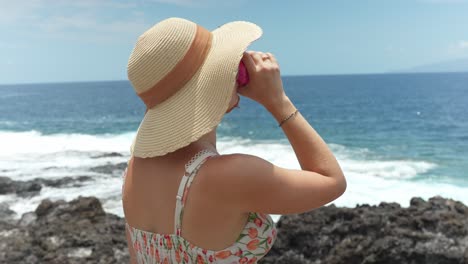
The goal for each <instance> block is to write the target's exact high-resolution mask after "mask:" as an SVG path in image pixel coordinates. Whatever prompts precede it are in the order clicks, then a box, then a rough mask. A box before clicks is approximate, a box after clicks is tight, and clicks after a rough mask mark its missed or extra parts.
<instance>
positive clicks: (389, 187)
mask: <svg viewBox="0 0 468 264" xmlns="http://www.w3.org/2000/svg"><path fill="white" fill-rule="evenodd" d="M283 83H284V87H285V90H286V93H287V94H288V95H289V97H290V98H291V100H292V101H293V103H294V104H295V105H296V107H297V108H298V109H299V110H300V111H301V113H302V115H303V116H304V117H306V119H307V120H308V121H309V122H310V123H311V125H312V126H313V127H314V128H315V129H316V130H317V131H318V132H319V134H320V135H321V136H322V137H323V138H324V139H325V141H326V142H327V143H328V144H329V146H330V147H331V149H332V150H333V152H334V153H335V155H336V156H337V158H338V160H339V162H340V165H341V166H342V168H343V170H344V171H345V175H347V176H348V179H349V183H351V185H348V190H347V193H349V194H348V196H346V195H344V196H343V198H340V199H342V200H341V201H340V200H337V203H341V204H343V205H349V206H352V205H353V204H356V203H364V202H366V203H373V202H378V201H382V200H397V201H399V202H405V201H406V200H407V197H410V196H413V195H412V194H414V195H420V196H423V197H424V196H430V195H434V194H441V195H445V196H452V197H454V198H456V199H459V200H463V199H465V197H466V199H467V200H468V195H467V193H468V192H467V191H468V175H467V171H468V73H451V74H447V73H444V74H386V75H337V76H294V77H293V76H290V77H283ZM144 111H145V107H144V105H143V103H142V102H141V101H140V100H139V98H138V97H137V96H136V94H135V92H134V90H133V89H132V87H131V86H130V83H129V82H127V81H113V82H89V83H55V84H28V85H3V86H0V144H1V146H2V150H0V160H1V159H3V161H0V172H2V174H3V175H5V176H9V177H16V178H20V179H21V178H22V179H28V178H33V177H35V176H37V175H43V176H44V177H62V176H66V175H73V174H79V173H87V168H89V167H90V166H92V164H96V161H91V160H89V161H88V160H87V159H88V158H89V157H90V156H92V155H95V154H96V153H101V152H102V153H106V152H113V151H116V152H120V153H123V154H124V156H126V155H127V154H128V149H129V146H130V143H131V140H132V138H133V136H134V133H135V131H136V130H137V128H138V125H139V123H140V121H141V119H142V117H143V114H144ZM218 139H219V140H220V148H221V150H222V151H220V152H223V151H224V152H225V153H229V152H244V153H254V154H257V155H259V156H262V157H264V158H266V159H269V160H270V161H272V162H275V163H276V164H279V165H282V166H285V167H298V164H297V161H296V160H295V156H294V153H293V151H292V149H291V148H290V146H289V145H288V144H287V140H286V138H285V136H284V135H283V133H282V130H281V129H279V128H278V127H277V124H276V121H275V120H274V119H273V118H272V117H271V116H270V114H269V113H268V112H267V111H266V110H265V109H263V108H262V107H261V106H260V105H258V104H257V103H255V102H253V101H251V100H249V99H246V98H241V103H240V109H235V110H234V111H233V112H231V113H230V114H228V115H226V116H225V118H224V119H223V122H222V123H221V124H220V126H219V127H218ZM44 156H48V157H49V158H52V157H53V158H52V159H55V160H56V162H55V163H54V164H55V165H54V166H56V167H57V169H56V170H55V171H54V170H52V172H51V170H50V169H49V170H46V169H45V168H46V165H44V164H46V163H44V162H42V163H41V162H39V161H38V160H40V159H38V157H44ZM71 160H72V161H73V162H71ZM103 162H104V161H103ZM106 162H121V160H118V158H117V159H115V160H108V161H106ZM49 165H50V164H49ZM51 175H52V176H51ZM353 184H354V185H353ZM373 185H374V186H373ZM117 186H118V184H117ZM116 188H117V187H116ZM376 190H379V191H378V192H377V191H376ZM395 192H396V193H395ZM51 193H53V190H51ZM49 195H50V193H49ZM97 195H101V196H103V195H104V194H100V193H98V194H97ZM106 195H107V196H106V197H108V198H109V203H110V204H112V203H114V204H113V206H114V207H115V208H118V205H117V202H116V200H115V199H114V200H112V199H113V198H110V197H114V198H115V197H117V194H115V193H112V192H106ZM400 197H401V198H400ZM12 199H13V198H12ZM108 207H109V208H111V207H112V206H111V205H108Z"/></svg>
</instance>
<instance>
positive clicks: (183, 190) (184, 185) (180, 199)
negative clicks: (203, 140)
mask: <svg viewBox="0 0 468 264" xmlns="http://www.w3.org/2000/svg"><path fill="white" fill-rule="evenodd" d="M216 155H218V154H217V153H215V152H213V151H211V150H208V149H203V150H201V151H199V152H198V153H197V154H195V155H194V156H193V157H192V158H191V159H190V160H189V162H188V163H187V164H185V174H184V176H182V180H181V181H180V184H179V189H178V191H177V195H176V209H175V215H174V219H175V223H174V233H175V234H177V235H181V224H182V216H183V210H184V205H185V200H186V199H187V193H188V189H189V187H190V185H191V184H192V181H193V179H194V177H195V175H196V174H197V172H198V170H199V169H200V167H201V165H202V164H203V163H204V162H205V161H206V160H207V159H208V158H210V157H212V156H216Z"/></svg>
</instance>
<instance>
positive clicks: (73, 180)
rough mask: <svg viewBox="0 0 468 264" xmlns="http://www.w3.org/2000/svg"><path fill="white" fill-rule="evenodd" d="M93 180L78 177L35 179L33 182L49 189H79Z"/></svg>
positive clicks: (88, 177)
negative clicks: (66, 187)
mask: <svg viewBox="0 0 468 264" xmlns="http://www.w3.org/2000/svg"><path fill="white" fill-rule="evenodd" d="M92 179H93V178H92V177H91V176H78V177H63V178H59V179H43V178H36V179H34V180H33V181H34V182H37V183H40V184H43V185H45V186H50V187H55V188H58V187H63V186H70V187H80V186H83V182H86V181H91V180H92Z"/></svg>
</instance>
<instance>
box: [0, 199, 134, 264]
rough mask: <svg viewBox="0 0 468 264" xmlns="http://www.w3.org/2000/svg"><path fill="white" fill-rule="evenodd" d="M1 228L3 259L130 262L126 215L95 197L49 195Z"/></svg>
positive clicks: (38, 261) (1, 255)
mask: <svg viewBox="0 0 468 264" xmlns="http://www.w3.org/2000/svg"><path fill="white" fill-rule="evenodd" d="M0 223H1V222H0ZM0 228H2V229H3V230H0V263H129V257H128V249H127V242H126V238H125V223H124V221H123V219H122V218H120V217H118V216H115V215H112V214H106V213H105V212H104V211H103V209H102V207H101V203H100V202H99V200H98V199H96V198H94V197H79V198H77V199H75V200H73V201H70V202H64V201H57V202H51V201H50V200H48V199H46V200H43V201H42V202H41V204H40V205H39V206H38V207H37V208H36V210H35V212H32V213H27V214H23V217H22V219H21V220H19V221H18V224H17V225H16V226H15V225H11V224H10V225H8V224H7V223H3V226H2V224H0Z"/></svg>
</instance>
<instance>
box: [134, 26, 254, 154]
mask: <svg viewBox="0 0 468 264" xmlns="http://www.w3.org/2000/svg"><path fill="white" fill-rule="evenodd" d="M212 34H213V39H212V44H211V48H210V51H209V52H208V55H207V57H206V59H205V61H204V62H203V64H202V65H201V67H200V68H199V69H198V71H197V72H196V73H195V75H194V76H193V77H192V79H191V80H190V81H189V82H188V83H187V84H186V85H185V86H184V87H182V88H181V89H180V90H179V91H177V92H176V93H175V94H174V95H172V96H171V97H169V98H168V99H166V100H165V101H163V102H162V103H160V104H159V105H156V106H155V107H153V108H151V109H149V110H148V112H146V114H145V116H144V118H143V120H142V122H141V123H140V126H139V127H138V130H137V132H136V136H135V138H134V140H133V142H132V145H131V147H130V154H131V155H133V156H136V157H141V158H148V157H154V156H162V155H165V154H167V153H169V152H173V151H175V150H177V149H179V148H182V147H185V146H187V145H189V144H190V143H192V142H194V141H196V140H198V139H199V138H200V137H201V136H203V135H205V134H206V133H208V132H210V131H211V130H213V129H214V128H215V127H216V126H217V125H218V124H219V123H220V122H221V120H222V118H223V116H224V114H225V113H226V111H227V109H228V107H229V102H230V100H231V96H232V89H234V88H235V86H236V75H237V71H238V67H239V62H240V61H241V59H242V56H243V53H244V51H245V50H246V49H247V47H248V46H249V45H250V44H251V43H252V42H253V41H255V40H257V39H258V38H260V36H261V35H262V29H261V28H260V27H259V26H257V25H255V24H253V23H250V22H246V21H234V22H230V23H226V24H224V25H222V26H221V27H218V28H217V29H215V30H213V31H212Z"/></svg>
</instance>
